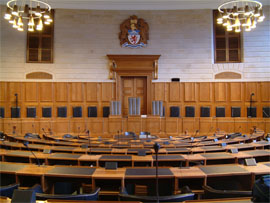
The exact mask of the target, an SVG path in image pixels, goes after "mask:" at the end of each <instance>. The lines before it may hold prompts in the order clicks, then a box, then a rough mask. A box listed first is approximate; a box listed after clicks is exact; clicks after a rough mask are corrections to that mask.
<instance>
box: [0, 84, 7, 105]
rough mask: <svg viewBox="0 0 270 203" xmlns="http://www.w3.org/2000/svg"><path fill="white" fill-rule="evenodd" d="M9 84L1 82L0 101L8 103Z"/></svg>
mask: <svg viewBox="0 0 270 203" xmlns="http://www.w3.org/2000/svg"><path fill="white" fill-rule="evenodd" d="M6 85H7V83H5V82H0V101H7V92H6V91H7V87H6Z"/></svg>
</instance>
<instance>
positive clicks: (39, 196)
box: [36, 188, 100, 201]
mask: <svg viewBox="0 0 270 203" xmlns="http://www.w3.org/2000/svg"><path fill="white" fill-rule="evenodd" d="M99 191H100V188H96V189H95V190H94V191H92V192H91V193H89V194H78V195H71V194H70V195H69V194H67V195H56V194H44V193H36V199H37V200H47V199H61V200H87V201H90V200H92V201H95V200H98V195H99Z"/></svg>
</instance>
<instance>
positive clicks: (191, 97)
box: [185, 82, 196, 101]
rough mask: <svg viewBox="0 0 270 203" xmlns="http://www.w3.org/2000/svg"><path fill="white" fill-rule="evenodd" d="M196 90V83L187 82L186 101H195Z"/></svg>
mask: <svg viewBox="0 0 270 203" xmlns="http://www.w3.org/2000/svg"><path fill="white" fill-rule="evenodd" d="M195 98H196V90H195V83H193V82H187V83H185V101H195Z"/></svg>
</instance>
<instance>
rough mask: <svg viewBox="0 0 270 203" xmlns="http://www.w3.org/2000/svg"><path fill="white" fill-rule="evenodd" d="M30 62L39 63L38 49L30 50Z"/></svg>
mask: <svg viewBox="0 0 270 203" xmlns="http://www.w3.org/2000/svg"><path fill="white" fill-rule="evenodd" d="M29 61H38V49H29Z"/></svg>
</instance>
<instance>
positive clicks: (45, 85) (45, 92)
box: [39, 82, 53, 102]
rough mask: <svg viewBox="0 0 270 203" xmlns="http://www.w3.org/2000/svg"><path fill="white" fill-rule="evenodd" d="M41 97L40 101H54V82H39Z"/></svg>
mask: <svg viewBox="0 0 270 203" xmlns="http://www.w3.org/2000/svg"><path fill="white" fill-rule="evenodd" d="M39 98H40V102H52V101H53V83H51V82H41V83H39Z"/></svg>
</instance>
